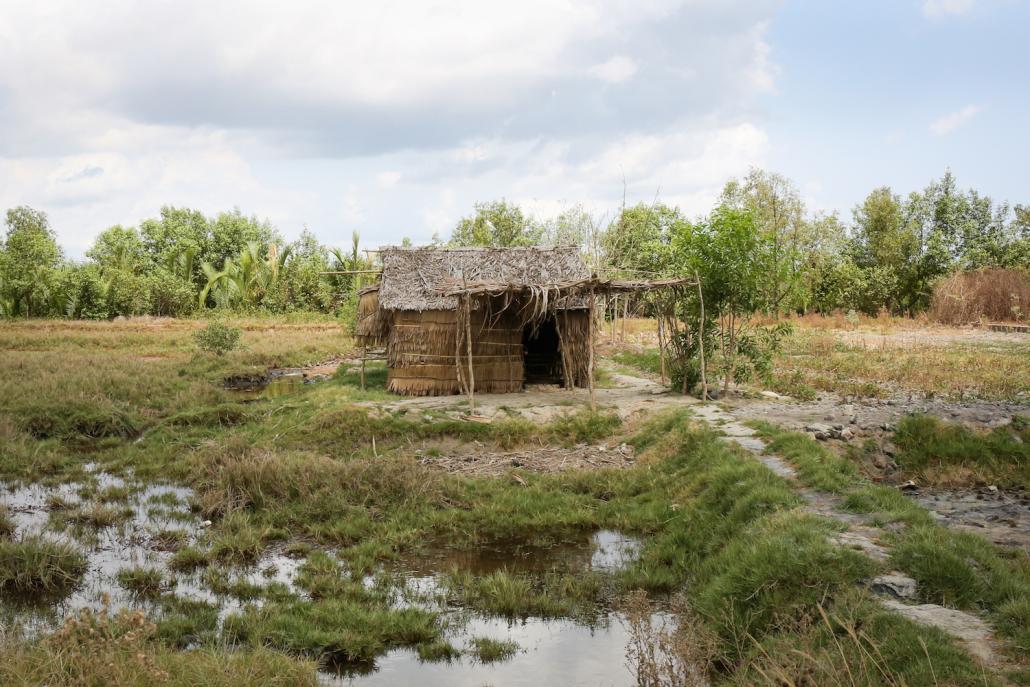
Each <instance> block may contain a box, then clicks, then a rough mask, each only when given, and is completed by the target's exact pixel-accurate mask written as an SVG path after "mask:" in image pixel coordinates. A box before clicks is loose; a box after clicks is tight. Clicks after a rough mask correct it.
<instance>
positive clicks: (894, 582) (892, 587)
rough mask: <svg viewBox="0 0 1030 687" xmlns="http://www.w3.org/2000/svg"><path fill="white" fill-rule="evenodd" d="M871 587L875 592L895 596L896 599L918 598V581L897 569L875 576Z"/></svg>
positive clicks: (870, 584)
mask: <svg viewBox="0 0 1030 687" xmlns="http://www.w3.org/2000/svg"><path fill="white" fill-rule="evenodd" d="M869 589H870V590H872V591H873V593H875V594H882V595H884V596H893V597H894V598H895V599H914V598H916V581H915V580H913V579H912V578H911V577H909V576H908V575H904V574H902V573H900V572H897V571H894V572H889V573H887V574H886V575H878V576H877V577H874V578H873V579H872V581H871V582H870V583H869Z"/></svg>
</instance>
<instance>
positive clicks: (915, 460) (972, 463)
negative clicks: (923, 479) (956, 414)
mask: <svg viewBox="0 0 1030 687" xmlns="http://www.w3.org/2000/svg"><path fill="white" fill-rule="evenodd" d="M894 443H895V444H897V446H898V448H899V449H900V451H899V453H898V455H897V456H896V460H897V462H898V465H899V466H900V467H901V468H902V469H903V470H906V471H909V472H912V473H915V474H922V475H926V474H928V473H934V472H936V473H940V472H944V471H947V470H948V469H955V468H959V469H962V470H965V471H968V472H969V473H970V474H971V476H972V480H973V481H976V482H979V483H981V484H998V485H1001V486H1020V487H1024V488H1027V487H1030V421H1028V420H1027V418H1025V417H1016V418H1014V419H1013V421H1012V423H1011V424H1008V425H1004V426H1001V427H996V428H994V429H992V430H990V431H989V432H976V431H974V430H971V429H969V428H967V427H965V426H963V425H961V424H958V423H950V422H943V421H941V420H938V419H936V418H933V417H929V416H926V415H910V416H908V417H906V418H904V419H903V420H902V421H901V422H899V423H898V429H897V431H896V432H895V434H894Z"/></svg>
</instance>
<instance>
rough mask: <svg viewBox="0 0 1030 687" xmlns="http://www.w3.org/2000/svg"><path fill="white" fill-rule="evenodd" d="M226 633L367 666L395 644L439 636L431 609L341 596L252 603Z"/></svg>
mask: <svg viewBox="0 0 1030 687" xmlns="http://www.w3.org/2000/svg"><path fill="white" fill-rule="evenodd" d="M224 632H225V635H226V637H227V638H228V639H229V640H230V641H234V642H239V643H241V644H246V645H249V646H254V647H261V646H271V647H275V648H277V649H280V650H283V651H287V652H289V653H293V654H303V655H306V656H311V657H315V658H319V657H321V658H325V659H328V660H332V661H334V662H336V663H338V664H343V665H346V664H368V663H370V662H371V661H372V660H374V659H375V657H376V656H377V655H379V654H380V653H382V652H383V651H386V650H387V649H389V648H390V647H399V646H417V645H419V644H422V643H430V642H435V641H437V640H438V639H439V638H440V628H439V627H438V625H437V623H436V620H435V617H434V614H432V613H430V612H427V611H423V610H419V609H414V608H405V609H396V608H391V607H389V606H388V605H387V604H380V603H374V602H370V603H365V602H363V601H362V600H354V599H342V598H331V599H324V600H322V601H320V602H317V603H315V602H313V601H306V600H301V599H295V600H289V601H282V602H274V603H268V604H265V605H264V606H262V607H261V608H257V607H255V606H247V607H246V608H245V609H244V610H243V612H241V613H238V614H234V615H230V616H229V617H228V618H226V620H225V629H224Z"/></svg>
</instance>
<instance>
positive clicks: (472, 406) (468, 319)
mask: <svg viewBox="0 0 1030 687" xmlns="http://www.w3.org/2000/svg"><path fill="white" fill-rule="evenodd" d="M465 350H466V352H467V353H468V359H469V415H475V414H476V397H475V393H476V373H475V372H474V371H473V369H472V296H470V295H469V294H468V293H467V292H466V293H465Z"/></svg>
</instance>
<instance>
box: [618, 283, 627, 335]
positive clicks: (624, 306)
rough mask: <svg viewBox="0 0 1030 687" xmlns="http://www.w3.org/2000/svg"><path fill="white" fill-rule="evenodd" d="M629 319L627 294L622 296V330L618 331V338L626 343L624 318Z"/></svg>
mask: <svg viewBox="0 0 1030 687" xmlns="http://www.w3.org/2000/svg"><path fill="white" fill-rule="evenodd" d="M627 319H629V294H628V293H627V294H625V295H624V296H623V297H622V331H621V332H620V333H619V340H620V341H622V342H623V343H626V320H627Z"/></svg>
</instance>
